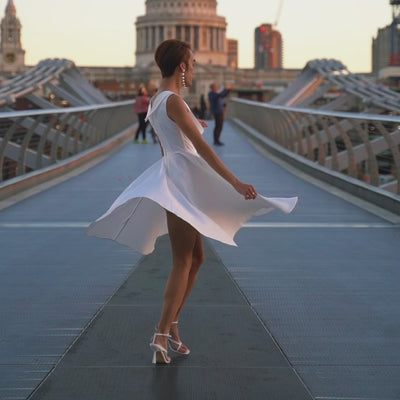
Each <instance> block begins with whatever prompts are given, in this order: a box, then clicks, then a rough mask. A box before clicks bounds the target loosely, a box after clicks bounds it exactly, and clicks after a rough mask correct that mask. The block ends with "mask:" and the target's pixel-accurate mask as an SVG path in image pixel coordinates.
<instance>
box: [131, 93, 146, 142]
mask: <svg viewBox="0 0 400 400" xmlns="http://www.w3.org/2000/svg"><path fill="white" fill-rule="evenodd" d="M149 104H150V98H149V96H148V95H147V90H146V88H141V89H139V93H138V96H137V97H136V101H135V104H134V106H133V109H134V111H135V113H136V115H137V117H138V120H139V126H138V128H137V131H136V135H135V140H134V142H135V143H139V135H140V133H142V143H148V141H147V139H146V127H147V122H146V115H147V110H148V108H149Z"/></svg>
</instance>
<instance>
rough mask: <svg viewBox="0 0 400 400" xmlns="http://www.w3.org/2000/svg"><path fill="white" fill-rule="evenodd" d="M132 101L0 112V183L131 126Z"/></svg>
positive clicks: (80, 150) (133, 119)
mask: <svg viewBox="0 0 400 400" xmlns="http://www.w3.org/2000/svg"><path fill="white" fill-rule="evenodd" d="M133 103H134V100H130V101H124V102H118V103H107V104H97V105H90V106H82V107H68V108H61V109H60V108H54V109H46V110H31V111H13V112H3V113H0V167H1V174H0V181H5V180H7V179H11V178H15V177H18V176H21V175H24V174H26V173H28V172H31V171H36V170H39V169H42V168H45V167H48V166H50V165H52V164H56V163H57V162H59V161H60V160H65V159H67V158H68V157H71V156H73V155H76V154H78V153H80V152H83V151H85V150H87V149H90V148H92V147H94V146H95V145H97V144H99V143H100V142H103V141H105V140H107V139H109V138H111V137H113V136H115V135H117V134H118V133H121V132H122V131H124V130H126V129H127V128H128V127H130V126H132V125H133V124H134V123H135V121H136V115H135V113H134V112H133Z"/></svg>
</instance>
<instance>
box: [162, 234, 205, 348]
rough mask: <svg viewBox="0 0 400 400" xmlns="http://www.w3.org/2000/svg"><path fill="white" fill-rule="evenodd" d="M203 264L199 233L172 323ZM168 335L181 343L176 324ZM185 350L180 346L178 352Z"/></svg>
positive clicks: (177, 317)
mask: <svg viewBox="0 0 400 400" xmlns="http://www.w3.org/2000/svg"><path fill="white" fill-rule="evenodd" d="M203 263H204V248H203V241H202V239H201V235H200V233H198V232H197V235H196V242H195V245H194V248H193V253H192V265H191V268H190V272H189V278H188V281H187V286H186V292H185V295H184V296H183V300H182V303H181V305H180V306H179V309H178V312H177V313H176V315H175V318H174V319H173V321H178V320H179V315H180V313H181V311H182V308H183V306H184V304H185V303H186V300H187V299H188V298H189V295H190V293H191V292H192V289H193V287H194V284H195V283H196V280H197V276H198V274H199V271H200V267H201V266H202V264H203ZM170 334H171V336H172V339H173V340H174V341H175V342H178V343H180V342H181V340H180V337H179V330H178V324H172V325H171V329H170ZM172 345H173V346H174V348H177V347H178V345H175V344H174V343H173V344H172ZM187 350H188V348H187V347H186V345H184V344H182V345H181V348H180V351H181V352H183V353H185V352H186V351H187Z"/></svg>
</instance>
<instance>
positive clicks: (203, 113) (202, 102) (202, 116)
mask: <svg viewBox="0 0 400 400" xmlns="http://www.w3.org/2000/svg"><path fill="white" fill-rule="evenodd" d="M206 112H207V103H206V99H205V96H204V94H202V95H201V96H200V114H199V118H200V119H205V118H206Z"/></svg>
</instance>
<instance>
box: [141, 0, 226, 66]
mask: <svg viewBox="0 0 400 400" xmlns="http://www.w3.org/2000/svg"><path fill="white" fill-rule="evenodd" d="M226 26H227V23H226V20H225V18H224V17H221V16H218V15H217V1H216V0H170V1H165V0H147V1H146V15H143V16H140V17H138V18H137V20H136V38H137V39H136V53H135V54H136V66H138V67H146V66H148V65H149V64H150V63H151V62H152V61H153V57H154V51H155V50H156V48H157V46H158V45H159V44H160V43H161V42H162V41H163V40H166V39H172V38H174V39H179V40H183V41H185V42H188V43H190V44H191V47H192V49H193V50H194V51H195V53H196V60H197V62H198V63H200V64H208V65H219V66H224V67H225V66H227V63H228V60H227V41H226Z"/></svg>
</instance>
